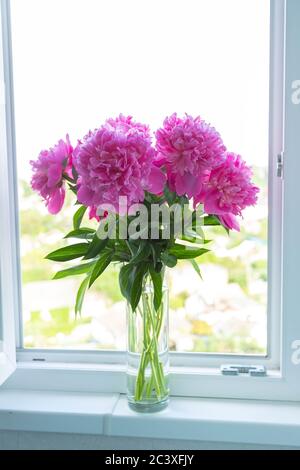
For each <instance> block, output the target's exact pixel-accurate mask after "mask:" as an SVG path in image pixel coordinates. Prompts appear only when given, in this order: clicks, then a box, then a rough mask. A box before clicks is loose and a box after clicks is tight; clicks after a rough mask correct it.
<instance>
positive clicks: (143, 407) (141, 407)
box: [128, 398, 169, 413]
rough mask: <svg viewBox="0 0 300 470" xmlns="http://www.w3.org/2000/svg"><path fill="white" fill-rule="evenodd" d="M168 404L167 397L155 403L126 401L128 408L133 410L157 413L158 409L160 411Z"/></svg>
mask: <svg viewBox="0 0 300 470" xmlns="http://www.w3.org/2000/svg"><path fill="white" fill-rule="evenodd" d="M168 404H169V398H166V399H164V400H162V401H159V402H156V403H155V402H154V403H137V402H132V401H128V406H129V408H131V409H132V410H133V411H137V412H138V413H157V412H158V411H162V410H164V409H165V408H167V406H168Z"/></svg>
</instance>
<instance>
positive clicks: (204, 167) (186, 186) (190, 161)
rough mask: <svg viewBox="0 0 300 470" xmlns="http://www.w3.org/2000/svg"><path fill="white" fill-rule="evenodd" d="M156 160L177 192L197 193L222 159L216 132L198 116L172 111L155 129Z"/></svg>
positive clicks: (220, 142) (188, 194) (173, 189)
mask: <svg viewBox="0 0 300 470" xmlns="http://www.w3.org/2000/svg"><path fill="white" fill-rule="evenodd" d="M156 140H157V150H158V155H157V164H158V165H159V166H165V168H166V171H167V175H168V182H169V186H170V189H171V190H172V191H176V193H177V194H178V195H179V196H182V195H184V194H186V195H187V196H188V197H189V198H192V197H194V196H196V195H197V194H199V192H200V191H201V188H202V184H203V181H204V179H205V178H206V177H207V174H208V172H209V171H210V170H211V169H212V168H215V167H216V166H218V165H219V164H220V163H221V162H222V161H223V160H224V152H225V151H226V148H225V146H224V144H223V141H222V139H221V137H220V135H219V134H218V132H217V131H216V130H215V129H214V128H213V127H211V126H210V125H209V124H207V123H206V122H205V121H203V120H202V119H200V117H196V118H193V117H191V116H189V115H186V116H185V117H184V118H183V119H180V118H179V117H177V114H176V113H174V114H172V116H170V117H167V118H166V119H165V120H164V125H163V127H162V128H161V129H158V130H157V132H156Z"/></svg>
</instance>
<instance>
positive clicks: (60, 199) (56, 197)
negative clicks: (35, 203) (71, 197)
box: [47, 188, 65, 215]
mask: <svg viewBox="0 0 300 470" xmlns="http://www.w3.org/2000/svg"><path fill="white" fill-rule="evenodd" d="M64 200H65V190H64V188H56V189H55V190H54V191H53V193H52V195H51V196H50V197H49V200H48V204H47V208H48V211H49V212H50V214H53V215H55V214H57V213H58V212H59V211H60V210H61V208H62V206H63V204H64Z"/></svg>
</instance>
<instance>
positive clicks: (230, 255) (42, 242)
mask: <svg viewBox="0 0 300 470" xmlns="http://www.w3.org/2000/svg"><path fill="white" fill-rule="evenodd" d="M11 3H12V35H13V66H14V86H15V107H16V108H15V117H16V135H17V160H18V161H17V164H18V178H19V181H18V190H19V207H20V226H21V269H22V297H23V331H24V345H25V347H27V348H35V347H39V348H44V347H45V348H73V349H74V348H86V349H124V348H125V334H126V328H125V308H124V303H123V300H122V297H121V295H120V292H119V288H118V271H117V269H116V268H109V270H108V271H107V272H106V273H105V274H104V275H103V276H102V277H101V278H100V279H99V280H98V282H97V283H96V284H95V286H94V287H93V288H92V289H91V290H90V291H89V292H88V294H87V296H86V301H85V304H84V308H83V313H82V316H81V317H80V318H77V319H75V315H74V304H75V295H76V290H77V287H78V284H79V282H80V280H79V279H75V278H74V279H71V278H69V279H64V280H60V281H58V280H57V281H53V280H51V278H52V277H53V275H54V273H55V271H56V268H57V270H58V269H61V266H57V267H56V266H54V263H53V262H50V261H47V260H44V256H45V255H46V254H47V253H48V252H49V251H52V250H54V249H55V248H56V247H57V248H58V247H60V246H62V237H63V236H64V234H65V233H66V232H67V231H68V230H70V229H71V216H70V213H71V212H72V211H73V210H74V207H72V205H71V202H69V203H68V204H67V205H66V206H65V208H64V210H63V211H62V212H61V213H60V214H58V215H57V216H55V217H53V216H51V215H49V214H48V213H47V211H46V209H45V208H44V206H43V203H42V202H41V201H40V200H39V198H38V197H37V196H36V195H35V194H33V192H32V191H31V188H30V185H29V182H30V165H29V161H30V160H31V159H35V158H36V157H37V155H38V153H39V152H40V150H41V149H43V148H48V147H50V146H52V145H53V144H55V143H56V142H57V140H58V139H59V138H63V137H64V136H65V135H66V133H69V134H70V137H71V140H72V142H73V143H76V140H77V138H81V137H82V136H83V135H84V134H86V132H87V131H88V130H89V129H94V128H96V127H98V126H99V125H101V123H102V122H103V121H104V120H105V119H106V118H108V117H114V116H116V115H118V114H119V113H120V112H122V113H123V114H129V115H132V116H134V118H135V119H137V120H139V121H142V122H147V123H148V124H150V126H151V128H152V129H153V130H155V129H156V128H158V127H159V126H160V125H161V124H162V121H163V119H164V117H165V116H167V115H170V114H171V113H173V112H174V111H176V112H177V113H179V114H183V113H185V112H187V113H189V114H192V115H194V116H197V115H201V117H203V118H204V119H205V120H207V121H208V122H211V123H212V124H213V125H214V126H215V127H216V128H217V130H218V131H219V132H220V133H221V135H222V137H223V139H224V142H225V144H226V146H227V148H228V149H230V150H232V151H234V152H237V153H240V154H241V155H242V156H243V158H244V159H245V160H246V161H247V163H248V164H250V165H252V166H253V171H254V176H255V181H256V183H257V185H259V187H260V188H261V193H260V197H259V204H258V205H257V206H256V207H255V208H250V209H248V210H247V211H245V215H244V219H243V220H242V221H241V231H240V232H239V233H238V232H235V233H233V234H231V235H230V237H228V235H227V234H226V233H225V231H222V229H213V231H214V239H215V243H214V244H213V251H212V252H211V253H209V254H207V255H205V256H203V257H202V258H201V259H200V262H199V263H200V267H201V271H202V276H203V280H202V281H201V280H200V278H199V277H198V276H197V274H196V273H195V272H194V271H193V268H192V266H191V265H190V264H189V263H188V262H181V263H180V264H179V265H178V267H176V269H173V270H171V272H170V273H169V286H170V346H171V348H172V349H173V350H178V351H203V352H213V353H214V352H221V353H224V352H226V353H231V352H234V353H245V354H248V353H258V354H260V353H261V354H265V353H266V344H267V326H266V325H267V217H268V197H267V193H268V188H267V177H268V112H269V110H268V106H269V103H268V97H269V1H268V0H226V1H224V0H110V1H99V0H42V1H41V0H12V2H11ZM70 201H71V198H70ZM208 237H209V235H208Z"/></svg>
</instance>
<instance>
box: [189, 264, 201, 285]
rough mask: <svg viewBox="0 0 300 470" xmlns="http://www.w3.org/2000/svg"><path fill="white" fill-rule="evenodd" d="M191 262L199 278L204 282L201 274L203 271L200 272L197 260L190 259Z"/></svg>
mask: <svg viewBox="0 0 300 470" xmlns="http://www.w3.org/2000/svg"><path fill="white" fill-rule="evenodd" d="M189 262H190V263H191V265H192V266H193V268H194V269H195V271H196V273H197V274H198V276H199V277H200V279H202V281H203V277H202V274H201V271H200V268H199V265H198V263H197V261H196V260H195V259H189Z"/></svg>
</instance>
